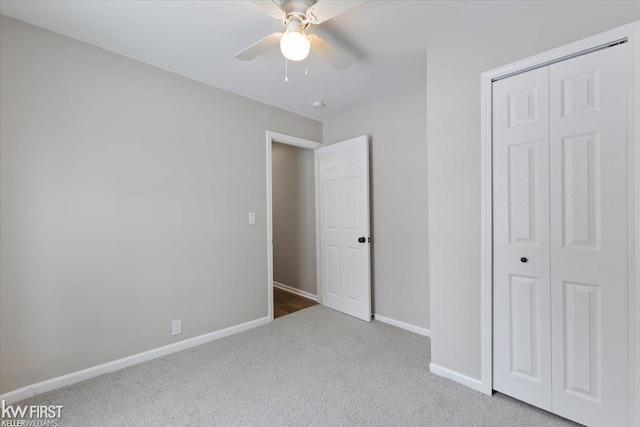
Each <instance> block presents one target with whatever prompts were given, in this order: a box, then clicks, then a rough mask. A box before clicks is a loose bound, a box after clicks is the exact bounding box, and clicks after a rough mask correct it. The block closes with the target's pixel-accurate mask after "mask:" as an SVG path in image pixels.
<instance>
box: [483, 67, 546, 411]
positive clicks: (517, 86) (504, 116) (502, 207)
mask: <svg viewBox="0 0 640 427" xmlns="http://www.w3.org/2000/svg"><path fill="white" fill-rule="evenodd" d="M548 71H549V70H548V68H546V67H545V68H540V69H537V70H533V71H529V72H526V73H523V74H520V75H517V76H514V77H510V78H508V79H504V80H500V81H498V82H496V83H494V85H493V132H494V134H493V193H494V199H493V200H494V206H493V212H494V218H493V229H494V237H493V250H494V278H493V280H494V282H493V286H494V287H493V295H494V297H493V298H494V301H493V307H494V313H493V385H494V389H496V390H497V391H500V392H503V393H505V394H508V395H510V396H513V397H515V398H517V399H520V400H523V401H525V402H528V403H531V404H532V405H535V406H538V407H540V408H544V409H546V410H551V336H550V333H551V331H550V320H551V313H550V295H549V86H548V85H549V75H548Z"/></svg>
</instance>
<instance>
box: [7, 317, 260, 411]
mask: <svg viewBox="0 0 640 427" xmlns="http://www.w3.org/2000/svg"><path fill="white" fill-rule="evenodd" d="M269 322H270V320H269V317H263V318H261V319H256V320H252V321H250V322H246V323H241V324H240V325H236V326H231V327H229V328H226V329H221V330H219V331H215V332H210V333H208V334H204V335H199V336H197V337H193V338H189V339H186V340H184V341H179V342H176V343H173V344H169V345H165V346H163V347H158V348H154V349H152V350H148V351H145V352H142V353H138V354H134V355H132V356H128V357H124V358H122V359H118V360H114V361H112V362H107V363H103V364H102V365H97V366H93V367H91V368H87V369H83V370H81V371H76V372H72V373H70V374H67V375H62V376H60V377H56V378H52V379H50V380H46V381H42V382H39V383H36V384H32V385H28V386H26V387H22V388H19V389H17V390H13V391H10V392H8V393H5V394H2V395H0V400H5V401H6V402H7V404H12V403H15V402H18V401H20V400H23V399H26V398H28V397H32V396H36V395H38V394H41V393H46V392H48V391H51V390H56V389H58V388H62V387H66V386H68V385H71V384H75V383H79V382H80V381H84V380H88V379H90V378H94V377H97V376H99V375H103V374H107V373H109V372H114V371H119V370H120V369H124V368H127V367H129V366H133V365H137V364H139V363H142V362H146V361H148V360H152V359H157V358H159V357H162V356H166V355H168V354H171V353H175V352H178V351H181V350H186V349H188V348H191V347H195V346H198V345H201V344H205V343H208V342H210V341H214V340H217V339H220V338H224V337H227V336H229V335H234V334H237V333H239V332H243V331H247V330H249V329H253V328H256V327H258V326H262V325H265V324H267V323H269Z"/></svg>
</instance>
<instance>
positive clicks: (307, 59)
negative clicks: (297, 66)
mask: <svg viewBox="0 0 640 427" xmlns="http://www.w3.org/2000/svg"><path fill="white" fill-rule="evenodd" d="M304 75H305V76H308V75H309V57H308V56H307V57H306V59H305V60H304Z"/></svg>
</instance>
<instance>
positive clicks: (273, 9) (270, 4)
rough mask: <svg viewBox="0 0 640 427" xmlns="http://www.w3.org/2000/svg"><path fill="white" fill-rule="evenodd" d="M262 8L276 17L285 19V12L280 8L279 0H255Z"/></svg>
mask: <svg viewBox="0 0 640 427" xmlns="http://www.w3.org/2000/svg"><path fill="white" fill-rule="evenodd" d="M253 2H254V3H255V4H256V5H257V6H258V7H259V8H260V9H262V10H264V11H265V12H267V13H268V14H269V15H271V16H272V17H274V18H276V19H284V18H285V13H284V12H283V11H282V9H280V2H279V1H277V0H273V1H272V0H253Z"/></svg>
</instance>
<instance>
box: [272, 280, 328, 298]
mask: <svg viewBox="0 0 640 427" xmlns="http://www.w3.org/2000/svg"><path fill="white" fill-rule="evenodd" d="M273 287H274V288H278V289H282V290H283V291H287V292H290V293H292V294H296V295H299V296H301V297H304V298H307V299H310V300H313V301H315V302H318V296H317V295H314V294H312V293H309V292H307V291H303V290H300V289H298V288H294V287H293V286H289V285H285V284H284V283H280V282H276V281H275V280H274V282H273Z"/></svg>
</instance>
